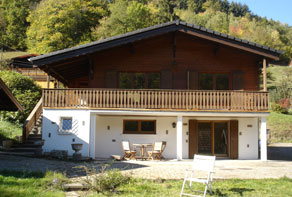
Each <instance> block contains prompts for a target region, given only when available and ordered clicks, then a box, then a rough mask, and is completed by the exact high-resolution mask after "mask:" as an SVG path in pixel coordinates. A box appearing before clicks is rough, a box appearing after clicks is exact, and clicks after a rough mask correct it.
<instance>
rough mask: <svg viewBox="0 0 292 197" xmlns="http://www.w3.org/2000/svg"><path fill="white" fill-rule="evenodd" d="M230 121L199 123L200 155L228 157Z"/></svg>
mask: <svg viewBox="0 0 292 197" xmlns="http://www.w3.org/2000/svg"><path fill="white" fill-rule="evenodd" d="M228 136H229V135H228V121H200V122H198V154H202V155H216V156H228V144H229V141H228Z"/></svg>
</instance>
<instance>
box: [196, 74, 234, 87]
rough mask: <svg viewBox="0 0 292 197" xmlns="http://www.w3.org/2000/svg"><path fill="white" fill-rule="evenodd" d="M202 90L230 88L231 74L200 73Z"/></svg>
mask: <svg viewBox="0 0 292 197" xmlns="http://www.w3.org/2000/svg"><path fill="white" fill-rule="evenodd" d="M199 87H200V90H229V89H230V76H229V74H227V73H220V74H219V73H216V74H214V73H200V75H199Z"/></svg>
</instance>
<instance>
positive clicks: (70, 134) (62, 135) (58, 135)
mask: <svg viewBox="0 0 292 197" xmlns="http://www.w3.org/2000/svg"><path fill="white" fill-rule="evenodd" d="M81 124H82V123H81V122H78V120H76V119H74V118H73V120H72V130H71V131H61V130H60V127H61V123H60V122H54V121H52V120H50V119H48V118H47V117H45V116H44V117H43V131H42V138H43V140H45V144H44V146H43V150H44V152H51V151H52V150H65V151H68V155H69V156H72V154H73V153H74V152H75V151H73V149H72V146H71V144H83V147H82V149H81V151H79V152H80V153H81V154H82V156H83V157H88V156H89V130H88V131H87V129H86V128H84V127H83V126H82V125H81Z"/></svg>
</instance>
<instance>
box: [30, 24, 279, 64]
mask: <svg viewBox="0 0 292 197" xmlns="http://www.w3.org/2000/svg"><path fill="white" fill-rule="evenodd" d="M179 26H184V27H187V28H192V29H194V30H196V31H200V32H204V33H207V34H210V35H212V34H213V35H215V36H217V37H221V38H222V39H226V40H230V41H233V42H236V43H238V44H241V45H247V47H252V48H255V49H258V50H261V51H266V53H268V54H270V53H272V54H273V55H275V56H280V55H281V54H282V53H283V52H282V51H280V50H276V49H273V48H271V47H267V46H263V45H260V44H256V43H253V42H250V41H247V40H243V39H240V38H236V37H234V36H230V35H226V34H222V33H220V32H216V31H213V30H211V29H206V28H204V27H201V26H198V25H193V24H189V23H185V22H182V21H179V20H177V21H171V22H167V23H163V24H159V25H154V26H151V27H147V28H143V29H139V30H136V31H132V32H128V33H125V34H121V35H118V36H113V37H109V38H106V39H103V40H99V41H94V42H91V43H88V44H83V45H79V46H75V47H71V48H66V49H62V50H58V51H54V52H51V53H47V54H44V55H40V56H37V57H32V58H29V59H28V60H29V61H30V62H32V63H33V64H36V65H43V64H46V63H48V62H50V61H46V59H50V58H51V57H54V56H59V55H62V54H68V55H66V57H65V58H70V56H71V57H74V56H78V55H84V54H82V53H81V54H78V53H77V52H76V51H79V50H82V49H86V48H92V47H96V46H98V45H103V44H107V43H109V42H112V41H117V40H122V39H126V38H129V37H132V36H136V35H139V34H143V33H147V32H150V31H154V30H158V29H162V28H166V27H173V29H172V31H173V30H176V29H179ZM140 39H141V38H140ZM96 51H99V50H98V49H96ZM96 51H95V50H93V51H91V52H96ZM69 53H72V55H69ZM87 53H88V52H87ZM58 59H61V57H60V58H58ZM57 61H59V60H56V59H55V61H54V60H53V61H51V62H57ZM51 62H50V63H51Z"/></svg>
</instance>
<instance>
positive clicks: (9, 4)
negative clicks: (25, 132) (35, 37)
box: [0, 0, 40, 49]
mask: <svg viewBox="0 0 292 197" xmlns="http://www.w3.org/2000/svg"><path fill="white" fill-rule="evenodd" d="M39 1H40V0H1V1H0V12H1V14H0V17H1V19H0V20H1V22H0V26H1V30H0V41H1V42H2V43H4V44H5V45H8V46H10V47H12V48H17V49H25V48H26V43H25V39H26V29H27V27H28V26H29V23H28V22H27V21H26V18H27V16H28V15H29V11H30V9H31V8H32V7H34V5H35V4H36V3H37V2H39Z"/></svg>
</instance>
